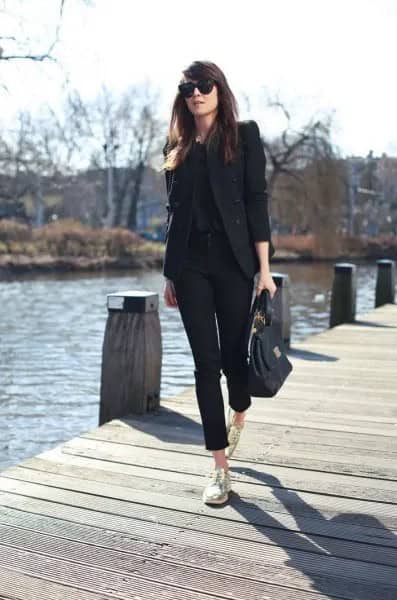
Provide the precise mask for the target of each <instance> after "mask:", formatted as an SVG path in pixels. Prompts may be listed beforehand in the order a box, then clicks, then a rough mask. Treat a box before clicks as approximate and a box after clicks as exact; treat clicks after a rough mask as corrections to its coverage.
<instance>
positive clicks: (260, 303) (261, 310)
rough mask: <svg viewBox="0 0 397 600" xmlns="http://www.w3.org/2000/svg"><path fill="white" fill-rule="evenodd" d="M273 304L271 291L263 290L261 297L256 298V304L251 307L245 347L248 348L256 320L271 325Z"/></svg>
mask: <svg viewBox="0 0 397 600" xmlns="http://www.w3.org/2000/svg"><path fill="white" fill-rule="evenodd" d="M273 312H274V309H273V304H272V299H271V296H270V292H269V290H267V289H265V290H262V291H261V293H260V294H259V296H255V299H254V302H253V304H252V307H251V311H250V315H249V318H248V323H247V329H246V332H245V341H244V347H245V348H248V345H249V341H250V337H251V331H252V326H253V324H254V320H255V318H258V317H259V318H260V319H261V320H263V321H264V322H266V325H270V324H271V323H272V320H273Z"/></svg>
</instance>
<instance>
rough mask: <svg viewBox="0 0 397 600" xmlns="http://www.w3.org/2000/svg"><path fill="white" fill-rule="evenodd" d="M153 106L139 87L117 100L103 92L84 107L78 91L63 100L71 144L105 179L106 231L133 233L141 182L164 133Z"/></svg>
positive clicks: (146, 91) (152, 98)
mask: <svg viewBox="0 0 397 600" xmlns="http://www.w3.org/2000/svg"><path fill="white" fill-rule="evenodd" d="M156 104H157V96H156V94H155V93H153V92H151V91H150V90H149V89H148V88H142V87H139V86H134V87H131V88H129V89H128V90H127V91H126V92H125V93H124V94H123V95H122V96H121V97H120V98H116V97H115V96H114V94H112V93H111V92H110V90H109V89H108V88H106V87H103V89H102V92H101V94H100V95H99V96H98V97H97V98H96V99H95V100H93V101H91V102H87V101H84V100H83V99H82V98H81V96H80V94H79V93H78V92H77V91H74V92H73V93H71V94H70V95H69V97H68V99H67V102H66V115H67V118H66V122H67V123H68V127H69V128H70V131H71V133H69V138H70V139H73V140H74V143H75V145H76V144H78V145H79V146H80V148H82V152H81V154H84V155H85V159H88V161H89V165H90V167H91V168H96V169H103V170H104V171H105V170H106V173H107V202H106V209H105V212H104V215H103V224H104V225H105V226H108V227H109V226H113V225H124V224H125V225H127V226H128V227H129V228H130V229H135V227H136V211H137V204H138V200H139V198H140V195H141V189H142V181H143V176H144V173H145V170H146V168H147V166H148V165H149V163H150V161H151V159H152V157H153V156H154V155H155V152H156V150H157V146H158V139H159V131H160V130H161V131H162V123H160V121H159V120H158V119H157V117H156V112H157V110H156ZM82 159H83V157H82Z"/></svg>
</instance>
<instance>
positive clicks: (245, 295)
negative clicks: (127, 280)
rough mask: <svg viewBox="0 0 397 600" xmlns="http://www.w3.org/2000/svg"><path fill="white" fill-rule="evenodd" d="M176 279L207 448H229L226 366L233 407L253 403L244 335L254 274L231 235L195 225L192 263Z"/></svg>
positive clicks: (189, 260) (191, 240)
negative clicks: (223, 381)
mask: <svg viewBox="0 0 397 600" xmlns="http://www.w3.org/2000/svg"><path fill="white" fill-rule="evenodd" d="M173 283H174V288H175V295H176V299H177V302H178V307H179V311H180V314H181V318H182V322H183V324H184V328H185V331H186V334H187V337H188V341H189V344H190V348H191V350H192V355H193V359H194V363H195V370H194V376H195V384H196V385H195V388H196V396H197V401H198V406H199V410H200V415H201V420H202V424H203V432H204V440H205V446H206V449H207V450H219V449H221V448H226V446H228V445H229V444H228V440H227V432H226V422H225V409H224V402H223V395H222V388H221V384H220V378H221V370H222V371H223V373H224V375H225V377H226V383H227V389H228V396H229V398H228V401H229V405H230V406H231V407H232V408H233V409H234V410H236V411H244V410H246V409H247V408H248V407H249V406H250V405H251V398H250V396H249V393H248V388H247V379H248V366H247V352H248V349H247V348H246V347H245V344H244V338H245V333H246V328H247V323H248V317H249V313H250V309H251V303H252V299H253V291H254V278H252V279H248V278H247V276H246V275H245V274H244V273H243V272H242V270H241V268H240V266H239V264H238V263H237V260H236V258H235V256H234V254H233V251H232V248H231V246H230V243H229V240H228V238H227V236H226V234H225V233H222V232H214V233H198V232H196V231H195V230H194V229H192V232H191V234H190V237H189V248H188V254H187V257H186V262H185V264H184V266H183V269H182V272H181V275H180V276H179V278H178V279H177V280H175V281H174V282H173Z"/></svg>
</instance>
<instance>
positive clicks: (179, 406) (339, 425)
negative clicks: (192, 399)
mask: <svg viewBox="0 0 397 600" xmlns="http://www.w3.org/2000/svg"><path fill="white" fill-rule="evenodd" d="M253 401H254V403H255V412H256V414H255V421H256V422H258V423H270V424H275V425H285V426H291V425H292V426H298V425H299V426H300V427H303V428H309V429H324V430H327V431H339V432H341V431H346V432H350V433H352V434H361V433H362V434H368V435H383V436H385V437H389V438H390V437H397V427H396V426H395V424H394V423H382V422H376V421H375V420H372V419H371V418H365V417H363V419H356V417H355V418H354V419H352V418H345V417H343V416H341V415H335V414H324V413H323V414H319V413H314V414H313V413H312V412H311V411H307V412H306V413H303V414H302V413H295V414H294V413H290V412H288V411H283V410H282V409H281V408H279V409H273V410H268V411H267V410H266V409H265V408H262V407H261V406H260V405H261V402H258V401H257V399H255V398H254V399H253ZM162 404H163V408H167V409H168V410H170V411H175V412H178V413H180V414H181V415H183V416H185V417H189V416H190V415H196V416H197V415H199V411H198V408H196V407H195V406H193V405H188V406H186V408H185V404H184V402H181V401H176V400H175V399H172V400H170V399H167V400H163V401H162ZM248 414H249V412H248V413H247V416H248Z"/></svg>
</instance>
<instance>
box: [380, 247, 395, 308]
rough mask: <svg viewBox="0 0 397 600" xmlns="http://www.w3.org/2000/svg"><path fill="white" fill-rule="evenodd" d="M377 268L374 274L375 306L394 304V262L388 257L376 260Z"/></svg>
mask: <svg viewBox="0 0 397 600" xmlns="http://www.w3.org/2000/svg"><path fill="white" fill-rule="evenodd" d="M376 264H377V265H378V270H377V274H376V290H375V308H376V307H377V306H382V304H388V303H390V304H394V298H395V286H396V263H395V261H394V260H390V259H389V258H381V259H380V260H377V261H376Z"/></svg>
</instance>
